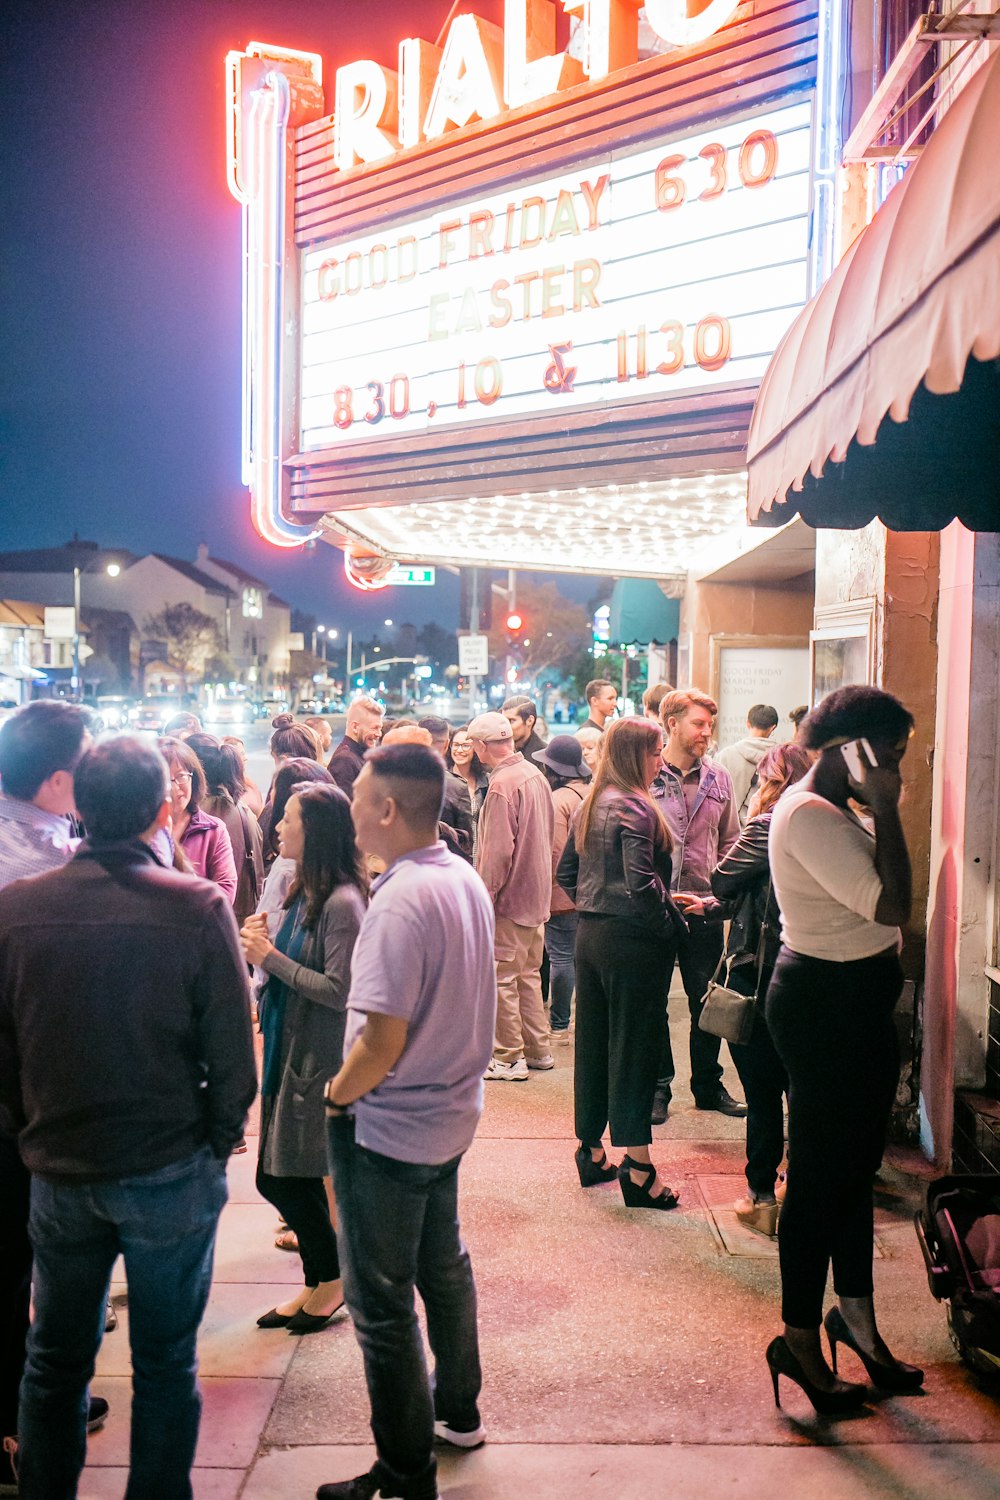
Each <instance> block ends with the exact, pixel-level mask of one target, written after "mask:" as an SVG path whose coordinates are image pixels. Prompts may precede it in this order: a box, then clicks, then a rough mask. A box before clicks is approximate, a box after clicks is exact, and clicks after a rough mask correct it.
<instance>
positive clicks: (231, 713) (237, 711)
mask: <svg viewBox="0 0 1000 1500" xmlns="http://www.w3.org/2000/svg"><path fill="white" fill-rule="evenodd" d="M255 718H256V714H255V711H254V705H253V704H252V703H251V702H250V700H249V698H217V699H216V700H215V702H214V704H212V706H211V707H210V708H206V709H205V712H204V714H203V715H202V719H203V721H204V723H205V725H206V726H208V727H211V728H212V729H216V728H219V729H225V730H226V732H227V733H228V732H229V731H230V730H231V729H247V728H249V726H250V725H251V724H252V723H253V722H254V719H255Z"/></svg>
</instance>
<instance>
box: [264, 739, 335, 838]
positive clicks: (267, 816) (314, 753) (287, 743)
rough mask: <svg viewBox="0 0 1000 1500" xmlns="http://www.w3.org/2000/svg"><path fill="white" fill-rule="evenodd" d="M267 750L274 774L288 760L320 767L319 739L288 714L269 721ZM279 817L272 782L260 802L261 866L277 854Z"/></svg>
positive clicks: (321, 761)
mask: <svg viewBox="0 0 1000 1500" xmlns="http://www.w3.org/2000/svg"><path fill="white" fill-rule="evenodd" d="M268 749H269V750H270V752H271V759H272V761H273V762H274V769H275V773H277V772H278V771H280V770H281V767H282V766H283V765H284V764H285V762H286V761H288V760H314V761H316V762H317V764H318V765H322V763H323V757H322V755H321V754H320V749H319V740H318V738H317V736H316V733H315V731H314V730H312V729H310V728H309V726H308V724H298V723H296V721H295V719H294V718H293V717H292V715H291V714H277V715H276V716H275V717H274V718H273V719H272V720H271V738H270V739H269V740H268ZM280 818H281V810H280V809H277V810H276V809H275V805H274V781H273V780H272V782H271V785H270V787H269V789H268V793H267V796H266V798H265V799H264V808H263V811H262V812H261V815H260V819H259V821H260V831H261V833H262V834H263V835H264V864H265V866H266V865H267V864H268V863H269V861H270V860H272V859H274V857H275V854H276V853H277V848H278V844H277V831H276V830H277V827H278V823H279V821H280Z"/></svg>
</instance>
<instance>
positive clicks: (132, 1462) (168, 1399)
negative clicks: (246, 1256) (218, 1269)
mask: <svg viewBox="0 0 1000 1500" xmlns="http://www.w3.org/2000/svg"><path fill="white" fill-rule="evenodd" d="M226 1197H227V1191H226V1165H225V1162H221V1161H219V1160H218V1159H217V1158H216V1157H215V1156H214V1155H213V1154H212V1152H211V1151H210V1150H209V1148H208V1147H207V1146H204V1147H202V1149H201V1150H200V1151H197V1152H195V1154H194V1155H193V1156H189V1157H187V1158H185V1160H183V1161H179V1162H174V1163H173V1164H172V1165H171V1166H169V1167H163V1168H161V1169H160V1170H159V1171H157V1172H148V1173H144V1174H143V1175H142V1176H139V1177H122V1178H115V1179H111V1180H108V1181H97V1182H84V1183H78V1184H77V1183H65V1182H59V1183H53V1182H45V1181H43V1180H42V1179H41V1178H38V1177H35V1178H33V1179H32V1183H31V1212H30V1216H29V1220H28V1232H29V1234H30V1236H31V1243H32V1245H33V1247H34V1252H35V1261H34V1289H35V1318H34V1322H33V1323H32V1325H31V1331H30V1333H29V1335H28V1358H27V1363H26V1366H25V1371H24V1380H23V1381H22V1384H21V1406H20V1413H19V1423H18V1433H19V1443H20V1450H19V1461H20V1475H21V1488H20V1494H21V1497H22V1500H74V1497H75V1495H76V1491H77V1483H78V1481H79V1477H80V1471H81V1469H82V1468H83V1464H84V1459H85V1457H86V1438H87V1431H86V1419H87V1385H88V1382H89V1381H90V1378H91V1376H92V1375H93V1373H94V1361H95V1359H96V1357H97V1351H98V1349H99V1348H100V1344H101V1338H102V1336H103V1333H104V1310H105V1302H106V1299H107V1295H108V1284H109V1282H110V1280H111V1268H112V1266H113V1265H114V1262H115V1257H116V1256H117V1255H118V1254H119V1253H120V1254H121V1255H123V1256H124V1258H125V1271H126V1275H127V1277H128V1302H129V1339H130V1343H131V1350H132V1371H133V1373H132V1441H131V1450H130V1457H129V1479H128V1488H127V1489H126V1491H125V1500H191V1494H192V1490H191V1465H192V1463H193V1462H194V1450H195V1445H196V1443H197V1441H198V1425H199V1421H200V1418H201V1396H200V1395H199V1393H198V1387H197V1382H196V1372H197V1364H198V1362H197V1354H196V1348H195V1345H196V1341H197V1337H198V1327H199V1324H200V1323H201V1319H202V1315H203V1314H204V1311H205V1303H206V1302H207V1301H208V1292H209V1287H210V1286H211V1281H212V1257H213V1254H214V1250H215V1231H216V1225H217V1224H218V1219H219V1214H220V1213H221V1212H222V1208H223V1205H224V1204H225V1202H226Z"/></svg>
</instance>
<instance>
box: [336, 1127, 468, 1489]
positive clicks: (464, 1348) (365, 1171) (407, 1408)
mask: <svg viewBox="0 0 1000 1500" xmlns="http://www.w3.org/2000/svg"><path fill="white" fill-rule="evenodd" d="M328 1141H329V1147H330V1166H331V1170H332V1172H333V1188H334V1193H335V1194H336V1198H337V1220H338V1228H337V1238H338V1240H339V1243H340V1262H341V1267H342V1270H343V1277H344V1295H345V1297H346V1299H347V1305H348V1307H349V1308H350V1312H351V1316H352V1318H353V1319H354V1330H355V1333H356V1334H357V1338H358V1343H359V1344H360V1345H361V1353H362V1356H363V1358H364V1362H365V1378H366V1380H367V1383H368V1397H369V1400H370V1402H371V1424H372V1433H373V1435H374V1438H375V1447H376V1451H377V1453H378V1463H377V1464H376V1466H375V1467H376V1472H377V1474H378V1476H379V1477H380V1478H381V1479H382V1481H383V1484H384V1486H385V1488H386V1489H391V1492H392V1493H393V1494H396V1495H401V1496H404V1497H406V1500H424V1497H425V1496H433V1495H436V1494H437V1479H436V1474H437V1463H436V1460H435V1458H434V1450H433V1442H434V1419H435V1416H437V1417H438V1418H439V1419H440V1420H444V1421H446V1422H448V1423H449V1424H450V1425H454V1426H455V1427H460V1428H465V1429H469V1428H472V1427H475V1426H476V1425H477V1423H478V1421H479V1410H478V1407H477V1405H476V1402H477V1400H478V1397H479V1392H480V1388H481V1386H482V1374H481V1371H480V1367H479V1335H478V1330H477V1326H476V1284H475V1281H474V1280H473V1277H472V1264H471V1262H470V1260H469V1252H468V1251H467V1250H466V1248H465V1246H464V1245H463V1244H462V1241H461V1237H460V1233H459V1225H458V1167H459V1162H460V1161H461V1157H459V1156H456V1157H455V1158H454V1159H453V1160H452V1161H449V1162H445V1163H444V1164H443V1165H442V1166H418V1165H414V1164H413V1163H411V1162H403V1161H397V1160H396V1159H395V1158H394V1157H389V1156H382V1155H380V1154H379V1153H378V1152H377V1151H368V1150H366V1149H365V1147H364V1146H359V1145H358V1144H357V1142H356V1141H355V1139H354V1121H353V1120H352V1119H351V1118H350V1117H349V1116H346V1115H343V1116H341V1117H339V1118H338V1119H335V1120H331V1121H330V1122H329V1135H328ZM414 1287H416V1288H417V1290H418V1291H419V1293H420V1296H421V1298H422V1299H423V1303H424V1308H425V1310H426V1313H427V1335H428V1338H429V1340H430V1346H431V1349H432V1350H433V1352H434V1362H435V1370H434V1384H433V1388H432V1385H431V1382H430V1380H429V1378H428V1373H427V1365H426V1363H425V1360H424V1346H423V1341H422V1340H421V1337H420V1328H419V1325H418V1323H417V1314H416V1309H415V1307H414V1300H413V1289H414Z"/></svg>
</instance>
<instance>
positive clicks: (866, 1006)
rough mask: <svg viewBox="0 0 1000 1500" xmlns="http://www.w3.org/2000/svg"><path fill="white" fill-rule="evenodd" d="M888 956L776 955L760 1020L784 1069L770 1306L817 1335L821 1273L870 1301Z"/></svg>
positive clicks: (884, 1109) (884, 1110) (893, 971)
mask: <svg viewBox="0 0 1000 1500" xmlns="http://www.w3.org/2000/svg"><path fill="white" fill-rule="evenodd" d="M902 987H903V971H902V968H901V967H900V963H899V959H898V957H897V956H896V954H895V953H880V954H877V955H876V956H875V957H874V958H865V959H859V960H855V961H853V962H851V963H832V962H828V961H827V960H825V959H819V958H806V957H804V956H803V955H802V954H799V953H792V952H791V951H790V950H789V949H787V948H784V947H783V948H782V949H781V951H780V953H779V954H778V961H777V963H776V964H775V967H774V977H773V978H772V980H771V984H770V988H769V989H768V992H767V1007H766V1013H767V1024H768V1026H769V1027H770V1029H771V1035H772V1037H773V1038H774V1045H775V1047H776V1048H777V1051H778V1055H779V1057H780V1058H781V1060H782V1062H783V1063H784V1064H785V1067H786V1068H787V1069H788V1079H789V1090H788V1190H787V1193H786V1196H785V1203H784V1207H783V1208H782V1210H781V1220H780V1223H779V1229H778V1251H779V1255H780V1260H781V1307H782V1317H783V1319H784V1321H785V1322H786V1323H788V1324H790V1325H791V1326H792V1327H793V1328H817V1327H818V1326H819V1324H820V1321H821V1319H822V1316H823V1294H824V1292H825V1290H826V1279H827V1273H828V1271H829V1268H830V1264H831V1262H832V1264H833V1285H834V1290H835V1291H836V1292H837V1294H838V1296H841V1297H870V1296H871V1294H872V1236H873V1212H872V1178H873V1177H874V1176H875V1173H876V1172H877V1171H878V1168H879V1164H880V1162H881V1160H882V1152H883V1151H884V1149H885V1137H886V1130H887V1128H888V1124H889V1116H890V1114H891V1111H892V1102H893V1098H894V1097H895V1092H896V1085H897V1083H898V1081H899V1046H898V1043H897V1040H896V1029H895V1026H894V1025H893V1019H892V1013H893V1009H894V1007H895V1004H896V1001H897V1000H898V998H899V994H900V991H901V990H902Z"/></svg>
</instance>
